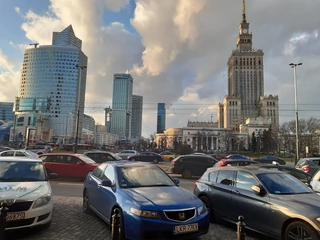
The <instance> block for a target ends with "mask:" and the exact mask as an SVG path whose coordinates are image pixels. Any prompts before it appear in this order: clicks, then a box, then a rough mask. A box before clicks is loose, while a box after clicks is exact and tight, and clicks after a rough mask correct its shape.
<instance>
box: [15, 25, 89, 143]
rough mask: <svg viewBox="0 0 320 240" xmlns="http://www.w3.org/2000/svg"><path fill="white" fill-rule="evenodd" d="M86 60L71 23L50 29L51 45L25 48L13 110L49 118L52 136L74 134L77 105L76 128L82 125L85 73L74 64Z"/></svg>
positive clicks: (71, 136)
mask: <svg viewBox="0 0 320 240" xmlns="http://www.w3.org/2000/svg"><path fill="white" fill-rule="evenodd" d="M87 61H88V59H87V56H86V55H85V54H84V53H83V52H82V51H81V40H80V39H78V38H77V37H76V36H75V34H74V32H73V29H72V26H71V25H70V26H68V27H67V28H66V29H64V30H63V31H62V32H55V33H53V39H52V45H47V46H40V47H37V45H35V47H34V48H30V49H26V50H25V53H24V61H23V66H22V73H21V82H20V91H19V95H18V97H17V98H16V102H15V111H16V113H41V114H42V115H44V116H46V117H47V118H48V119H49V124H50V129H53V136H54V139H55V140H57V139H59V138H64V137H65V135H66V134H67V138H69V139H70V138H74V137H75V128H76V119H77V117H76V116H77V110H78V109H79V116H80V118H79V129H82V126H83V115H84V102H85V90H86V75H87V74H86V69H84V70H81V69H80V70H79V69H78V68H77V67H76V66H77V65H78V66H86V65H87ZM80 71H81V72H80ZM70 115H72V116H70ZM67 126H68V131H67V133H66V127H67ZM80 137H81V130H80V131H79V138H80Z"/></svg>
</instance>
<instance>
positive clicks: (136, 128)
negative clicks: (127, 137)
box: [131, 95, 143, 142]
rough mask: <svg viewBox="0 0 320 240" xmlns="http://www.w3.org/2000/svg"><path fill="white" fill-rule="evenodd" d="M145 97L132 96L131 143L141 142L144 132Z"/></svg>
mask: <svg viewBox="0 0 320 240" xmlns="http://www.w3.org/2000/svg"><path fill="white" fill-rule="evenodd" d="M142 106H143V97H142V96H138V95H132V116H131V141H132V142H134V141H139V140H140V138H141V131H142Z"/></svg>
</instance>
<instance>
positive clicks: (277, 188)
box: [257, 173, 313, 194]
mask: <svg viewBox="0 0 320 240" xmlns="http://www.w3.org/2000/svg"><path fill="white" fill-rule="evenodd" d="M257 177H258V179H259V180H260V181H261V183H262V184H263V186H264V187H265V188H266V189H267V191H268V192H269V193H272V194H304V193H313V191H312V190H311V189H310V188H309V187H308V186H307V185H306V184H304V183H302V182H301V181H299V180H298V179H297V178H295V177H293V176H291V175H289V174H286V173H260V174H257Z"/></svg>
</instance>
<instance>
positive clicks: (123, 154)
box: [116, 150, 139, 160]
mask: <svg viewBox="0 0 320 240" xmlns="http://www.w3.org/2000/svg"><path fill="white" fill-rule="evenodd" d="M138 154H139V152H138V151H136V150H123V151H121V152H119V153H116V155H117V156H119V157H121V158H122V159H124V160H127V159H128V157H131V156H134V155H138Z"/></svg>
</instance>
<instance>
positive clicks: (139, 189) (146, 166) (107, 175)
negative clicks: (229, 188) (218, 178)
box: [83, 161, 210, 240]
mask: <svg viewBox="0 0 320 240" xmlns="http://www.w3.org/2000/svg"><path fill="white" fill-rule="evenodd" d="M178 184H179V180H178V179H172V178H170V177H169V176H168V175H167V174H166V173H165V172H164V171H163V170H162V169H161V168H159V167H158V166H156V165H154V164H151V163H142V162H129V161H117V162H105V163H102V164H101V165H99V166H98V167H97V168H96V169H95V170H94V171H93V172H91V173H89V174H88V176H87V177H86V179H85V182H84V190H83V211H84V212H85V213H91V212H94V213H95V214H97V215H98V216H99V217H101V218H102V219H103V220H104V221H105V222H106V223H108V224H111V222H112V214H113V213H114V210H115V209H118V210H119V211H120V213H121V216H122V218H121V220H122V223H121V224H120V228H121V229H120V232H121V235H122V236H121V238H122V239H134V240H139V239H189V238H195V237H198V236H201V235H204V234H206V233H207V232H208V230H209V222H210V221H209V215H208V211H207V209H206V207H205V205H204V204H203V203H202V201H201V200H200V199H199V198H197V197H196V196H194V195H193V194H192V193H190V192H188V191H187V190H185V189H183V188H180V187H179V186H178Z"/></svg>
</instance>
